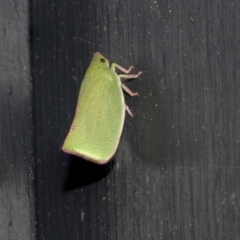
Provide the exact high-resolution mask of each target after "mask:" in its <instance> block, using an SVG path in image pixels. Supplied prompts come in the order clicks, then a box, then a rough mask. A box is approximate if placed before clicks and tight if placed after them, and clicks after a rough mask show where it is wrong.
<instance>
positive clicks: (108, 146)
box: [63, 53, 125, 164]
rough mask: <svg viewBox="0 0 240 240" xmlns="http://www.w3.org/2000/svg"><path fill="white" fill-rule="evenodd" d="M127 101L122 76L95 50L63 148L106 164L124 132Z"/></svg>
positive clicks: (68, 151)
mask: <svg viewBox="0 0 240 240" xmlns="http://www.w3.org/2000/svg"><path fill="white" fill-rule="evenodd" d="M124 118H125V102H124V96H123V91H122V88H121V80H120V77H119V76H118V75H117V74H116V72H115V71H113V70H112V69H110V67H109V61H108V60H107V59H106V58H105V57H103V56H102V55H101V54H100V53H95V54H94V56H93V59H92V62H91V64H90V66H89V68H88V70H87V72H86V74H85V76H84V79H83V82H82V85H81V89H80V94H79V98H78V104H77V109H76V113H75V117H74V120H73V123H72V126H71V129H70V131H69V133H68V135H67V137H66V139H65V142H64V145H63V151H65V152H67V153H71V154H74V155H77V156H81V157H83V158H85V159H88V160H90V161H93V162H96V163H99V164H103V163H106V162H108V161H109V160H110V159H111V157H112V156H113V155H114V153H115V151H116V149H117V146H118V143H119V139H120V136H121V133H122V128H123V123H124Z"/></svg>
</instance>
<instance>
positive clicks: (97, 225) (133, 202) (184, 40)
mask: <svg viewBox="0 0 240 240" xmlns="http://www.w3.org/2000/svg"><path fill="white" fill-rule="evenodd" d="M20 2H22V3H21V4H24V3H25V1H20ZM20 2H19V5H18V7H19V6H21V4H20ZM0 3H1V4H3V1H1V2H0ZM24 6H26V5H24ZM5 9H6V13H7V11H10V10H8V9H7V8H5ZM239 12H240V2H239V1H235V0H230V1H223V0H221V1H220V0H214V1H206V0H203V1H196V0H192V1H190V0H184V1H173V0H167V1H153V0H150V1H149V0H148V1H146V0H145V1H142V0H140V1H136V0H132V1H125V2H120V1H104V0H103V1H63V0H55V1H36V0H33V1H31V6H30V13H31V15H30V34H31V40H30V42H29V44H30V47H31V53H32V54H31V74H32V79H33V93H32V92H31V88H30V85H29V79H28V80H26V86H25V85H24V86H23V85H20V84H19V83H18V85H17V86H18V88H16V89H18V90H15V88H14V89H13V93H12V95H11V97H9V96H8V95H7V89H8V88H7V86H9V83H7V80H8V81H9V79H11V81H12V82H13V83H14V84H16V81H17V80H16V79H22V78H23V79H24V78H25V79H26V78H27V76H28V75H27V73H26V72H24V70H23V68H22V67H23V66H24V64H20V63H19V61H20V60H19V58H16V57H15V58H14V56H16V55H17V54H19V52H15V51H16V50H17V49H22V47H23V46H25V47H26V43H27V40H26V38H23V39H21V41H20V42H21V43H22V44H20V42H19V40H18V41H17V37H16V35H14V34H13V32H14V31H13V32H12V34H10V35H7V36H8V37H9V39H8V41H7V42H6V43H5V44H6V46H8V49H7V51H8V53H9V54H7V55H6V56H7V57H6V59H8V63H9V64H8V66H12V68H11V71H7V70H6V69H5V70H4V68H3V67H1V70H0V71H1V72H2V73H3V74H4V77H3V78H1V82H3V84H5V85H3V86H4V87H3V88H2V87H1V89H0V91H1V102H0V106H1V111H0V113H1V114H0V116H1V117H0V120H1V122H0V124H1V142H0V143H1V145H0V146H1V149H8V150H1V160H0V161H1V162H0V164H1V165H0V166H1V168H0V172H1V175H0V179H1V186H4V187H5V189H7V188H6V186H5V185H4V184H5V182H6V181H7V180H5V179H6V178H7V177H9V179H12V178H10V176H12V173H14V174H13V175H14V176H15V180H14V181H13V186H14V187H15V188H16V189H23V188H22V186H27V189H30V192H31V187H29V186H31V184H30V185H28V184H27V180H26V179H27V178H28V177H27V176H28V175H27V174H26V171H27V170H26V169H31V168H29V166H31V161H30V160H26V162H24V163H25V165H24V164H23V159H24V158H23V156H27V157H26V158H27V159H30V156H31V151H34V157H35V158H36V176H35V187H36V188H35V191H36V200H37V201H36V205H35V206H33V205H31V204H29V205H26V207H25V209H26V208H27V211H26V212H25V214H28V215H26V216H27V217H26V218H25V219H27V220H26V221H29V219H30V220H31V216H33V213H32V212H36V222H37V225H36V226H37V239H39V240H42V239H50V240H55V239H56V240H65V239H71V240H72V239H86V240H89V239H98V240H101V239H102V240H106V239H118V240H122V239H124V240H125V239H140V240H146V239H149V240H150V239H151V240H152V239H156V240H159V239H176V240H193V239H194V240H195V239H197V240H198V239H199V240H203V239H211V240H212V239H216V240H218V239H224V240H226V239H227V240H228V239H229V240H233V239H236V240H237V239H239V238H240V230H239V229H240V226H239V222H240V217H239V211H240V209H239V207H240V204H239V197H240V193H239V191H240V190H239V189H240V188H239V187H240V186H239V185H240V169H239V162H240V151H239V149H240V148H239V144H240V127H239V126H240V107H239V106H240V105H239V102H240V80H239V79H240V70H239V66H240V48H239V46H240V15H239ZM14 13H15V15H14V14H12V16H15V17H17V15H16V12H14ZM8 14H9V13H8ZM24 14H27V11H26V13H24ZM24 14H23V15H24ZM23 15H20V16H22V18H20V20H21V21H20V20H19V21H16V24H20V23H21V24H23V22H24V21H23V20H22V19H23V18H24V17H23ZM9 16H10V15H7V16H5V19H10V17H9ZM24 19H25V20H26V16H25V18H24ZM6 21H10V20H6ZM1 24H2V23H1ZM6 25H7V26H8V27H9V26H11V24H9V22H6ZM1 26H4V25H1ZM21 26H24V27H25V29H26V25H21ZM17 27H19V25H17ZM2 29H4V28H2ZM1 31H2V34H3V35H4V32H5V30H1ZM19 34H20V32H19ZM22 34H23V35H21V36H25V35H24V34H25V33H24V31H22ZM3 35H2V38H3V39H4V37H5V38H6V36H3ZM17 43H18V44H17ZM0 44H1V46H3V43H0ZM11 44H12V45H14V44H15V45H14V51H12V49H11V48H10V47H11V46H12V45H11ZM22 51H23V50H22ZM24 51H25V52H24V54H25V55H24V56H25V57H26V56H27V47H26V48H25V50H24ZM96 51H100V52H101V53H102V54H104V56H106V57H108V58H109V59H110V60H111V61H113V62H117V63H119V64H120V65H123V66H125V67H128V66H130V65H132V64H133V65H134V66H135V70H136V72H137V71H138V70H142V71H144V74H143V75H142V76H141V78H140V80H135V81H132V82H130V83H128V84H127V85H128V86H129V87H130V88H131V89H132V90H133V91H137V92H139V93H140V96H139V97H138V98H131V97H128V96H127V95H126V102H127V104H128V105H129V107H130V108H131V110H132V112H133V113H134V114H135V116H134V118H133V119H131V118H130V117H126V123H125V127H124V131H123V134H122V138H121V142H120V145H119V149H118V151H117V154H116V156H115V157H114V159H113V161H112V162H111V163H110V164H108V165H106V166H102V167H101V166H97V165H94V164H91V163H89V162H86V161H84V160H82V159H79V158H76V157H72V156H70V155H67V154H64V153H63V152H62V151H61V146H62V143H63V141H64V138H65V136H66V134H67V131H68V129H69V126H70V124H71V122H72V119H73V116H74V111H75V107H76V102H77V96H78V92H79V87H80V84H81V81H82V79H83V75H84V72H85V70H86V69H87V67H88V65H89V62H90V60H91V58H92V54H93V53H94V52H96ZM14 54H15V55H14ZM17 56H19V55H17ZM26 59H27V58H25V60H26ZM27 69H29V65H27ZM10 73H11V74H10ZM22 74H23V75H22ZM21 76H23V77H21ZM2 79H6V80H2ZM18 81H19V80H18ZM14 86H15V85H14ZM9 89H11V88H9ZM9 91H10V90H9ZM15 91H16V92H15ZM17 91H18V92H17ZM10 92H11V91H10ZM23 93H25V95H24V94H23ZM4 94H5V95H4ZM14 94H16V95H14ZM31 94H33V102H31V98H30V96H31ZM4 96H5V97H4ZM12 96H15V98H14V99H13V97H12ZM24 96H25V97H24ZM2 99H4V100H5V101H6V99H8V100H7V101H8V102H6V103H4V102H3V101H2ZM10 99H12V100H10ZM23 103H24V104H23ZM30 106H33V126H34V141H33V146H32V145H31V144H32V142H31V140H29V139H31V137H30V136H31V131H30V130H29V129H31V124H30V122H31V117H30V116H31V114H30V108H29V107H30ZM3 111H4V114H5V116H4V117H3ZM5 112H6V113H5ZM12 116H14V117H12ZM13 119H14V120H13ZM11 121H12V122H11ZM13 134H18V136H19V141H17V142H16V139H15V138H10V136H13ZM3 139H4V140H3ZM6 143H7V146H5V145H3V144H6ZM23 143H24V144H23ZM4 146H5V147H4ZM18 148H19V153H18V154H16V152H15V150H16V149H18ZM7 151H8V153H6V154H5V152H7ZM26 154H27V155H26ZM7 159H10V160H9V161H7ZM16 159H17V161H16ZM19 159H20V160H19ZM12 161H15V162H16V164H17V165H16V166H18V169H17V168H13V169H14V170H12V168H10V166H7V165H8V164H10V163H11V162H12ZM26 164H27V167H26ZM3 169H4V170H3ZM5 169H6V170H5ZM7 169H9V170H7ZM12 171H13V172H12ZM16 172H18V174H19V175H17V173H16ZM19 172H21V174H20V173H19ZM2 179H3V180H2ZM8 181H9V182H10V180H8ZM24 181H26V182H24ZM19 186H21V187H19ZM1 189H3V187H1ZM4 191H6V190H4ZM14 191H15V192H17V190H14ZM2 196H3V197H1V199H4V201H5V202H7V201H9V202H11V201H12V202H15V201H19V198H18V195H16V194H15V195H14V194H13V195H11V194H10V195H8V194H7V193H6V192H3V193H2ZM26 196H27V195H24V198H26ZM29 199H30V201H29V202H31V195H30V197H29ZM26 201H27V200H26ZM4 204H5V205H6V203H4ZM5 205H4V206H3V207H1V209H7V208H6V207H5ZM16 209H18V208H16ZM1 211H3V210H1ZM18 211H20V213H23V211H22V209H20V210H19V209H18ZM17 215H18V214H17V213H16V216H17ZM9 216H10V212H9V211H8V212H7V213H6V217H7V218H9ZM19 216H21V215H19ZM0 219H1V222H2V223H3V224H6V220H5V219H4V218H3V217H2V215H1V217H0ZM20 220H21V218H20V217H19V221H20ZM16 221H17V220H16ZM22 223H23V222H21V224H22ZM30 223H31V224H33V222H32V221H30ZM30 223H29V224H30ZM3 224H1V227H2V226H3ZM17 224H20V222H18V223H17ZM31 224H30V225H31ZM27 226H29V225H27ZM31 226H32V225H31ZM31 226H30V227H28V228H26V226H25V228H23V230H21V231H23V232H24V231H27V229H28V230H29V229H33V228H32V227H31ZM3 229H6V227H3ZM16 229H20V227H19V226H18V227H16ZM4 231H5V230H4ZM21 231H20V233H21V234H25V233H26V232H25V233H23V232H21ZM29 231H30V230H29ZM4 234H5V235H4V236H7V235H6V234H7V233H6V231H5V233H4ZM24 236H26V237H25V238H24V239H30V235H28V236H27V234H25V235H24ZM5 239H11V238H5ZM22 239H23V238H22Z"/></svg>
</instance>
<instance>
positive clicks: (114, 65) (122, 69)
mask: <svg viewBox="0 0 240 240" xmlns="http://www.w3.org/2000/svg"><path fill="white" fill-rule="evenodd" d="M116 68H118V69H119V70H121V71H122V72H124V73H127V74H128V73H130V72H131V70H132V69H134V66H130V67H129V68H128V69H126V68H124V67H121V66H120V65H118V64H116V63H113V64H112V66H111V69H112V70H113V71H116Z"/></svg>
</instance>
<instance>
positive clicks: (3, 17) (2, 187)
mask: <svg viewBox="0 0 240 240" xmlns="http://www.w3.org/2000/svg"><path fill="white" fill-rule="evenodd" d="M28 18H29V16H28V2H27V1H25V0H21V1H4V0H0V239H1V240H14V239H25V240H29V239H34V235H35V204H34V185H33V180H34V172H35V170H34V164H33V135H32V133H33V132H32V109H31V107H32V98H31V96H32V87H31V84H30V83H31V81H30V65H29V63H30V58H29V44H28Z"/></svg>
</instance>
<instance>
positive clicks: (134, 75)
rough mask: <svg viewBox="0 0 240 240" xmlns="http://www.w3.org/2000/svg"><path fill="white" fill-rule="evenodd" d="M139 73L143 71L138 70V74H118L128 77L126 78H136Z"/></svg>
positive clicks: (121, 76)
mask: <svg viewBox="0 0 240 240" xmlns="http://www.w3.org/2000/svg"><path fill="white" fill-rule="evenodd" d="M141 74H143V72H139V73H138V74H119V75H118V76H119V77H120V78H128V79H131V78H138V77H139V76H140V75H141Z"/></svg>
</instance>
